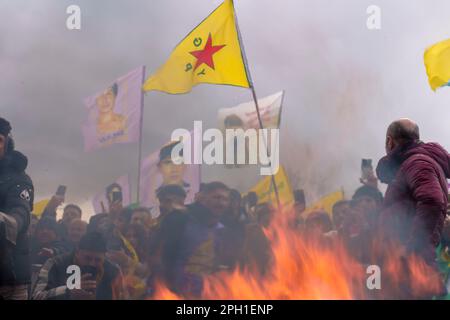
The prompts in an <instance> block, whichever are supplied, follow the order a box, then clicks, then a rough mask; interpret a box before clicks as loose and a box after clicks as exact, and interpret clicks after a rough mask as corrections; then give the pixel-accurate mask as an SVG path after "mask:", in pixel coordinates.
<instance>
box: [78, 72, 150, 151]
mask: <svg viewBox="0 0 450 320" xmlns="http://www.w3.org/2000/svg"><path fill="white" fill-rule="evenodd" d="M143 74H144V67H139V68H137V69H135V70H133V71H131V72H129V73H128V74H127V75H125V76H123V77H121V78H119V79H117V80H116V81H115V82H114V83H113V84H112V85H110V86H108V87H107V88H106V89H104V90H102V91H101V92H99V93H97V94H95V95H93V96H91V97H89V98H87V99H86V100H85V103H84V104H85V107H86V109H87V112H88V117H87V120H86V122H85V123H84V125H83V135H84V145H85V151H92V150H95V149H100V148H103V147H107V146H110V145H112V144H115V143H131V142H136V141H138V139H139V120H140V116H141V106H142V90H141V86H142V80H143V76H144V75H143Z"/></svg>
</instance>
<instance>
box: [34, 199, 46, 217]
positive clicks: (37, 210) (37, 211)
mask: <svg viewBox="0 0 450 320" xmlns="http://www.w3.org/2000/svg"><path fill="white" fill-rule="evenodd" d="M49 201H50V199H44V200H41V201H39V202H36V203H34V204H33V214H34V215H35V216H37V217H38V218H41V216H42V213H44V209H45V207H46V206H47V204H48V203H49Z"/></svg>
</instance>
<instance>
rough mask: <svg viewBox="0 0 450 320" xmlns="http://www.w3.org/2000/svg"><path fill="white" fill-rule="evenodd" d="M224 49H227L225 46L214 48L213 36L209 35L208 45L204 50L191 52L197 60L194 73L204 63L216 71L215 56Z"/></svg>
mask: <svg viewBox="0 0 450 320" xmlns="http://www.w3.org/2000/svg"><path fill="white" fill-rule="evenodd" d="M223 47H225V45H220V46H213V45H212V38H211V34H209V36H208V40H207V41H206V45H205V47H204V48H203V50H197V51H192V52H189V53H190V54H192V55H193V56H194V57H196V58H197V62H196V64H195V67H194V71H195V70H196V69H197V68H198V67H199V66H200V65H201V64H203V63H204V64H206V65H208V66H209V67H210V68H211V69H213V70H214V60H213V55H214V54H215V53H216V52H217V51H219V50H220V49H222V48H223Z"/></svg>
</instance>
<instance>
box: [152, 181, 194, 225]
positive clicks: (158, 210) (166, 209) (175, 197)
mask: <svg viewBox="0 0 450 320" xmlns="http://www.w3.org/2000/svg"><path fill="white" fill-rule="evenodd" d="M156 196H157V198H158V202H159V207H153V208H151V209H150V212H151V215H152V218H153V219H154V222H155V225H156V226H158V225H160V224H161V221H162V220H163V219H164V217H165V216H167V214H169V213H170V212H172V211H173V210H183V209H184V208H185V206H184V202H185V200H186V191H185V190H184V188H183V187H182V186H180V185H177V184H169V185H166V186H162V187H161V188H159V189H158V191H157V193H156Z"/></svg>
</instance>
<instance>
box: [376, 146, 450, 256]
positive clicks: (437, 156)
mask: <svg viewBox="0 0 450 320" xmlns="http://www.w3.org/2000/svg"><path fill="white" fill-rule="evenodd" d="M449 162H450V158H449V154H448V153H447V151H446V150H445V149H444V148H442V147H441V146H440V145H439V144H437V143H423V142H413V143H409V144H406V145H403V146H400V147H398V148H396V149H395V150H393V151H392V152H391V153H390V154H389V155H387V156H385V157H384V158H382V159H381V160H380V162H379V163H378V167H377V175H378V178H379V179H380V180H381V182H383V183H388V184H389V185H388V189H387V191H386V195H385V199H384V205H383V210H382V212H381V225H382V227H383V228H384V231H386V232H388V234H389V233H390V236H394V237H397V239H398V240H400V241H401V242H402V243H403V244H405V245H406V248H407V249H408V250H409V251H410V252H416V253H420V254H421V255H422V256H423V257H424V258H425V259H426V260H427V261H430V262H431V261H432V260H434V249H435V247H436V246H437V245H438V244H439V242H440V239H441V233H442V229H443V223H444V219H445V215H446V210H447V193H448V186H447V180H446V179H447V178H450V164H449Z"/></svg>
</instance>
